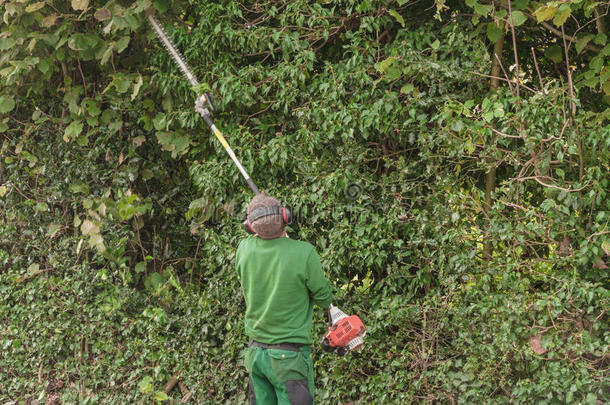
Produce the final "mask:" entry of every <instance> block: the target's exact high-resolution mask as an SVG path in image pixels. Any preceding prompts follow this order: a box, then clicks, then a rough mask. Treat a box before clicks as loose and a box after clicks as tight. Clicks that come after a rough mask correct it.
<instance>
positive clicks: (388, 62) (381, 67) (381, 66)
mask: <svg viewBox="0 0 610 405" xmlns="http://www.w3.org/2000/svg"><path fill="white" fill-rule="evenodd" d="M395 60H396V59H395V58H394V57H392V56H390V57H389V58H387V59H384V60H382V61H381V62H377V63H375V69H377V71H378V72H379V73H382V74H383V73H385V72H386V71H387V70H388V68H389V67H390V66H392V63H394V61H395Z"/></svg>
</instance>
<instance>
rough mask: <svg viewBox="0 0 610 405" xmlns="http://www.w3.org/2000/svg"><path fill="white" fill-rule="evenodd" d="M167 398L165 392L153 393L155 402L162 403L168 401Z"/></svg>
mask: <svg viewBox="0 0 610 405" xmlns="http://www.w3.org/2000/svg"><path fill="white" fill-rule="evenodd" d="M168 398H169V397H168V396H167V394H166V393H165V392H163V391H157V392H156V393H155V401H159V402H164V401H167V400H168Z"/></svg>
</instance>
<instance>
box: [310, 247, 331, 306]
mask: <svg viewBox="0 0 610 405" xmlns="http://www.w3.org/2000/svg"><path fill="white" fill-rule="evenodd" d="M307 271H308V278H307V288H308V289H309V292H310V294H311V298H312V299H313V302H314V304H316V305H318V306H319V307H320V308H324V309H326V308H328V307H329V306H330V303H331V301H332V298H333V295H332V290H331V288H330V283H329V282H328V279H327V278H326V276H325V275H324V271H323V270H322V264H321V263H320V256H318V253H317V252H316V250H315V249H312V250H311V253H310V254H309V257H308V258H307Z"/></svg>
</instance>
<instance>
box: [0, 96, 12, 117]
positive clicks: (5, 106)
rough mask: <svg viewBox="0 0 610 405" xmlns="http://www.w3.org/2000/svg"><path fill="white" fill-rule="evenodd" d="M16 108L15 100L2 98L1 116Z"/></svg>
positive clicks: (0, 104) (0, 105)
mask: <svg viewBox="0 0 610 405" xmlns="http://www.w3.org/2000/svg"><path fill="white" fill-rule="evenodd" d="M13 108H15V100H13V98H12V97H7V96H0V114H6V113H8V112H11V111H13Z"/></svg>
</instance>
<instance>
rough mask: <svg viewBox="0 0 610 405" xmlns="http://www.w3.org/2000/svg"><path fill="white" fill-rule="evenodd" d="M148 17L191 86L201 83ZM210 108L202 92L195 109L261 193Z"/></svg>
mask: <svg viewBox="0 0 610 405" xmlns="http://www.w3.org/2000/svg"><path fill="white" fill-rule="evenodd" d="M147 18H148V21H149V22H150V25H152V27H153V29H154V30H155V33H156V34H157V36H158V37H159V39H160V40H161V43H162V44H163V46H164V47H165V49H166V50H167V52H169V54H170V56H171V57H172V59H173V60H174V61H175V62H176V64H177V65H178V67H179V68H180V70H181V71H182V73H183V74H184V76H185V77H186V79H187V80H188V81H189V83H190V84H191V86H193V87H195V86H197V85H198V84H199V82H198V81H197V78H195V75H194V74H193V72H191V69H190V68H189V66H188V65H187V64H186V61H185V60H184V58H183V57H182V55H181V54H180V52H179V51H178V49H177V48H176V46H175V45H174V43H173V42H172V40H171V39H170V38H169V36H168V35H167V33H166V32H165V30H164V29H163V27H161V24H159V21H157V19H156V18H155V17H154V16H153V15H152V13H149V14H148V15H147ZM210 110H214V106H213V105H212V98H211V97H210V95H209V94H208V93H203V94H200V95H199V96H198V97H197V100H196V101H195V111H197V112H198V113H199V115H201V117H202V118H203V119H204V120H205V123H206V124H208V126H209V127H210V129H211V130H212V132H213V133H214V135H215V136H216V138H217V139H218V141H220V144H221V145H222V147H223V148H224V149H225V151H226V152H227V153H228V154H229V157H231V160H233V163H235V166H237V168H238V169H239V172H240V173H241V174H242V176H244V179H246V182H247V183H248V186H249V187H250V189H251V190H252V191H253V192H254V194H259V193H260V191H259V190H258V187H256V184H254V181H253V180H252V178H250V176H249V175H248V173H247V172H246V170H245V169H244V167H243V166H242V164H241V163H240V161H239V160H238V159H237V156H235V153H234V152H233V150H232V149H231V147H230V146H229V143H228V142H227V140H226V139H225V137H224V136H223V135H222V132H220V130H219V129H218V128H216V125H214V120H213V119H212V113H211V112H210Z"/></svg>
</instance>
